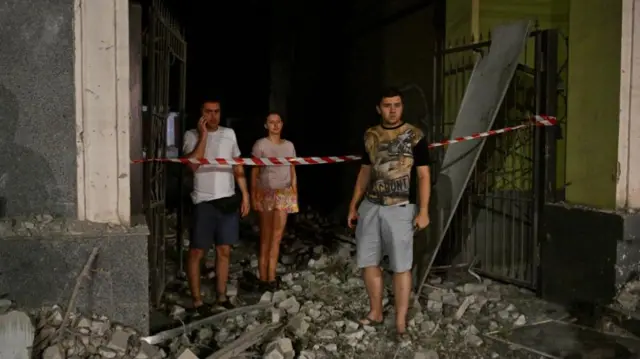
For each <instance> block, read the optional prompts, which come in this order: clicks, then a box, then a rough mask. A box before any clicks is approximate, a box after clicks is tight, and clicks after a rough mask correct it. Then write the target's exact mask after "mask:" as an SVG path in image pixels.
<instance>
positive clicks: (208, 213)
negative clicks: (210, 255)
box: [189, 202, 240, 250]
mask: <svg viewBox="0 0 640 359" xmlns="http://www.w3.org/2000/svg"><path fill="white" fill-rule="evenodd" d="M239 241H240V212H238V211H235V212H233V213H223V212H221V211H220V210H219V209H218V208H216V207H214V205H213V204H212V203H211V202H201V203H198V204H196V205H195V208H194V210H193V224H192V227H191V241H190V243H189V245H190V247H191V248H195V249H204V250H209V249H210V248H211V246H212V245H214V244H215V245H216V246H220V245H234V244H237V243H238V242H239Z"/></svg>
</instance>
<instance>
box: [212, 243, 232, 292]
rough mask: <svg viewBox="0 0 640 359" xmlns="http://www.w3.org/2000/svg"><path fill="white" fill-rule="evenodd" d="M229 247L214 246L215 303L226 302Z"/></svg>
mask: <svg viewBox="0 0 640 359" xmlns="http://www.w3.org/2000/svg"><path fill="white" fill-rule="evenodd" d="M230 258H231V246H230V245H227V244H223V245H219V246H216V293H217V294H218V298H217V301H218V302H224V301H226V300H227V281H228V280H229V261H230Z"/></svg>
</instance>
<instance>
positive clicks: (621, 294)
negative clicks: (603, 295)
mask: <svg viewBox="0 0 640 359" xmlns="http://www.w3.org/2000/svg"><path fill="white" fill-rule="evenodd" d="M616 302H617V304H618V305H620V307H621V308H622V309H624V310H626V311H629V312H635V311H636V310H638V306H639V305H640V280H637V279H636V280H631V281H628V282H627V283H626V284H625V285H624V286H623V287H622V288H621V289H620V290H619V291H618V295H617V296H616Z"/></svg>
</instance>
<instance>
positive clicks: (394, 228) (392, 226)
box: [356, 199, 416, 273]
mask: <svg viewBox="0 0 640 359" xmlns="http://www.w3.org/2000/svg"><path fill="white" fill-rule="evenodd" d="M415 214H416V205H415V204H405V205H400V206H380V205H377V204H374V203H372V202H370V201H367V200H366V199H365V200H363V201H362V203H361V204H360V207H359V208H358V217H359V218H358V225H357V227H356V260H357V263H358V267H359V268H366V267H375V266H379V265H380V261H381V260H382V256H383V255H385V254H386V255H388V256H389V262H390V264H391V270H393V271H394V272H395V273H403V272H408V271H410V270H411V267H412V266H413V232H414V230H413V221H414V219H415Z"/></svg>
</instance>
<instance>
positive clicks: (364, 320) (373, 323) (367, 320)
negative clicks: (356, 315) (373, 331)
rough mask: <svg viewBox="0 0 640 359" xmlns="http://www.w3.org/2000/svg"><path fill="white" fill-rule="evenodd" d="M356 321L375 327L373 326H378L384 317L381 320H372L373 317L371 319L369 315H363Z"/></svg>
mask: <svg viewBox="0 0 640 359" xmlns="http://www.w3.org/2000/svg"><path fill="white" fill-rule="evenodd" d="M358 323H359V324H360V325H366V326H369V327H374V328H375V327H379V326H381V325H383V324H384V319H383V320H373V319H371V318H369V317H364V318H361V319H360V320H358Z"/></svg>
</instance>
